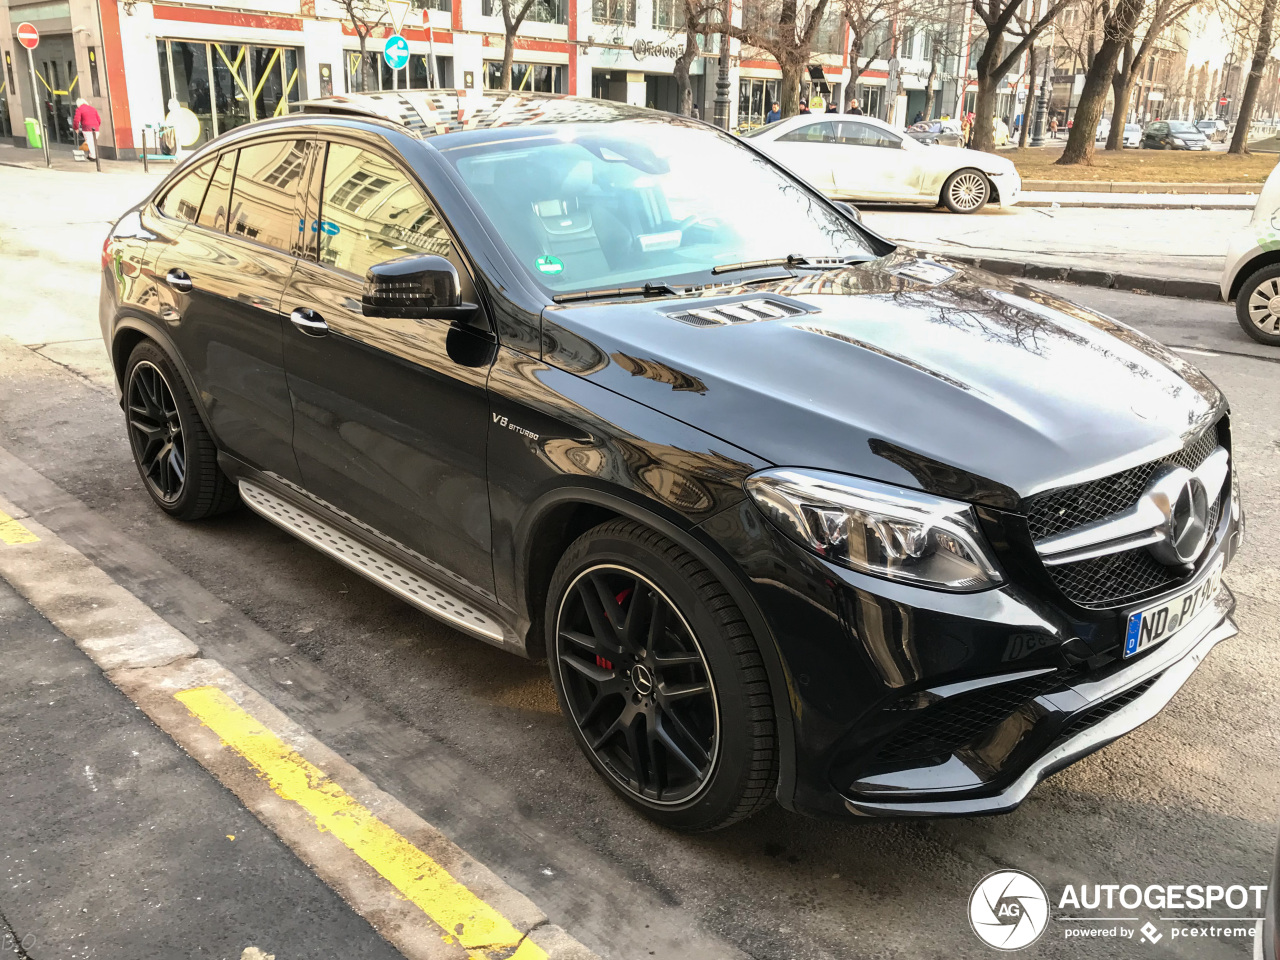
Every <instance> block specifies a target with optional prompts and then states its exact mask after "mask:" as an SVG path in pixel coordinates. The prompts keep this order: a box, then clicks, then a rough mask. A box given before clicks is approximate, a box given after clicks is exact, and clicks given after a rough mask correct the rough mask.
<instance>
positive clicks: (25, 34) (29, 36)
mask: <svg viewBox="0 0 1280 960" xmlns="http://www.w3.org/2000/svg"><path fill="white" fill-rule="evenodd" d="M18 42H19V43H20V44H22V45H23V46H24V47H26V48H27V49H28V50H34V49H35V48H36V47H37V46H38V45H39V43H40V31H39V30H37V29H36V28H35V24H32V23H20V24H18Z"/></svg>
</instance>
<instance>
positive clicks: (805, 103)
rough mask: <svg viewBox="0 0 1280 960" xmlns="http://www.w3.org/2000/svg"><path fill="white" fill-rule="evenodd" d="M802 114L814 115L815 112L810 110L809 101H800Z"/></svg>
mask: <svg viewBox="0 0 1280 960" xmlns="http://www.w3.org/2000/svg"><path fill="white" fill-rule="evenodd" d="M800 112H801V113H813V111H812V110H810V109H809V102H808V101H807V100H801V101H800Z"/></svg>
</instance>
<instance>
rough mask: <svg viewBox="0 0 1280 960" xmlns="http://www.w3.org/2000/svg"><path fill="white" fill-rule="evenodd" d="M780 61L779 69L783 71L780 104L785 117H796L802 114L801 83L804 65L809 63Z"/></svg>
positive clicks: (779, 95) (779, 91)
mask: <svg viewBox="0 0 1280 960" xmlns="http://www.w3.org/2000/svg"><path fill="white" fill-rule="evenodd" d="M808 59H809V58H808V57H805V59H804V60H792V59H791V58H790V57H788V58H787V59H786V60H785V61H783V60H779V61H778V67H779V69H781V71H782V79H781V81H779V83H778V103H779V104H780V105H781V107H782V115H783V117H794V116H795V115H796V114H797V113H799V112H800V81H801V80H802V79H804V72H805V71H804V64H805V63H806V62H807V61H808Z"/></svg>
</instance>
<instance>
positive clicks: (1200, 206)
mask: <svg viewBox="0 0 1280 960" xmlns="http://www.w3.org/2000/svg"><path fill="white" fill-rule="evenodd" d="M1131 196H1142V194H1132V195H1131ZM1152 196H1153V197H1154V196H1156V195H1155V194H1152ZM1182 196H1191V197H1197V198H1200V197H1206V196H1207V197H1210V199H1196V200H1195V201H1194V202H1189V203H1187V202H1184V203H1171V202H1168V201H1165V202H1161V201H1159V200H1155V199H1153V200H1152V201H1151V202H1150V203H1144V202H1127V201H1124V200H1107V199H1104V198H1103V197H1105V195H1100V197H1099V199H1097V200H1038V199H1037V200H1028V199H1027V198H1026V195H1025V194H1024V195H1023V196H1022V197H1019V198H1018V206H1020V207H1053V206H1057V207H1058V208H1060V209H1064V210H1065V209H1068V208H1072V209H1076V208H1087V209H1094V210H1244V211H1249V210H1251V209H1253V207H1252V204H1249V205H1245V204H1242V203H1226V202H1225V201H1222V200H1216V199H1212V197H1214V196H1216V195H1213V194H1183V195H1182ZM1254 202H1256V198H1255V199H1254Z"/></svg>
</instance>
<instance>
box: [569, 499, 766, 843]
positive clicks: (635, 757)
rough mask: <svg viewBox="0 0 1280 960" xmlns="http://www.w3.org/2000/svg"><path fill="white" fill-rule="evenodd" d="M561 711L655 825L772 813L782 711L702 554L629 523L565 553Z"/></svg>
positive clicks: (590, 535)
mask: <svg viewBox="0 0 1280 960" xmlns="http://www.w3.org/2000/svg"><path fill="white" fill-rule="evenodd" d="M546 629H547V634H546V635H547V637H548V644H547V647H548V659H549V661H550V668H551V678H552V682H553V683H554V684H555V688H556V694H557V696H558V697H559V699H560V706H561V709H562V710H563V711H564V713H565V715H566V716H567V717H568V718H569V720H570V723H571V725H572V727H573V731H574V734H575V736H576V738H577V740H578V745H579V746H580V747H581V748H582V751H583V753H584V754H586V756H587V759H588V760H590V761H591V764H592V766H594V767H595V768H596V771H597V772H598V773H600V775H601V776H602V777H604V779H605V781H606V782H607V783H608V784H609V785H610V786H611V787H612V788H613V789H614V790H615V791H617V792H618V793H619V794H620V795H621V796H622V797H623V798H624V799H625V800H627V801H628V802H629V803H631V804H632V805H633V806H635V807H638V808H639V809H640V810H641V811H643V812H644V813H645V814H646V815H647V816H649V817H650V818H652V819H653V820H656V821H658V822H659V823H662V824H664V825H665V826H668V827H672V828H675V829H678V830H690V831H696V830H713V829H716V828H719V827H724V826H727V825H729V824H731V823H733V822H735V821H737V820H741V819H743V818H744V817H747V816H750V815H751V814H752V813H755V812H756V811H757V810H759V809H760V808H761V807H763V806H765V805H767V804H768V803H769V801H770V799H771V797H772V794H773V790H774V784H775V782H776V776H777V774H776V767H777V764H776V742H775V741H776V735H775V729H774V718H773V701H772V698H771V696H770V692H769V683H768V679H767V677H766V675H765V669H764V662H763V660H762V659H761V656H760V650H759V648H758V647H757V645H756V641H755V637H754V636H753V635H752V633H751V630H750V628H749V627H748V626H747V623H746V621H745V619H744V618H743V616H742V612H741V611H740V610H739V609H738V607H737V605H736V604H735V603H734V602H733V600H732V599H731V598H730V596H729V594H728V592H727V591H726V590H725V588H724V586H723V585H722V584H721V583H720V582H719V581H718V580H717V579H716V578H715V576H714V575H713V574H712V573H711V572H710V571H709V570H708V569H707V568H706V567H705V566H704V565H703V564H702V563H701V562H700V561H699V560H698V559H697V558H695V557H694V556H693V555H692V554H690V553H688V552H687V551H686V550H684V549H682V548H681V547H680V546H679V545H678V544H676V543H674V542H673V541H671V540H669V539H668V538H666V537H664V536H662V535H660V534H658V533H655V532H654V531H652V530H650V529H649V528H647V527H645V526H643V525H641V524H639V523H636V522H635V521H631V520H612V521H609V522H608V523H604V524H601V525H600V526H598V527H596V528H594V529H592V530H589V531H588V532H587V533H585V534H583V535H582V536H581V537H579V538H578V540H576V541H575V542H574V543H573V545H572V546H570V548H569V549H568V550H567V551H566V552H565V555H564V556H563V557H562V558H561V560H560V562H559V564H558V565H557V567H556V571H555V574H554V576H553V578H552V582H551V589H550V592H549V595H548V601H547V609H546Z"/></svg>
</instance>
